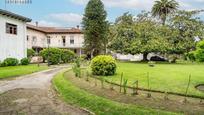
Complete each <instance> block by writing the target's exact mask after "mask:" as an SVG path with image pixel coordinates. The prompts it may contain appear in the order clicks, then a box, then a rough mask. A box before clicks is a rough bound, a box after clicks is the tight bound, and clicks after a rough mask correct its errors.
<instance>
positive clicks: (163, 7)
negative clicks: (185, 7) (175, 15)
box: [152, 0, 179, 25]
mask: <svg viewBox="0 0 204 115" xmlns="http://www.w3.org/2000/svg"><path fill="white" fill-rule="evenodd" d="M178 6H179V4H178V2H176V1H175V0H157V1H155V4H154V6H153V7H152V15H153V16H154V17H159V18H160V19H161V20H162V24H163V25H165V22H166V19H167V16H168V15H169V14H171V13H172V12H174V11H176V10H177V8H178Z"/></svg>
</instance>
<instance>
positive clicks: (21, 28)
mask: <svg viewBox="0 0 204 115" xmlns="http://www.w3.org/2000/svg"><path fill="white" fill-rule="evenodd" d="M26 22H31V19H29V18H26V17H23V16H21V15H18V14H15V13H12V12H9V11H6V10H2V9H0V61H3V60H4V59H6V58H10V57H12V58H17V59H19V60H20V59H22V58H24V57H27V40H26Z"/></svg>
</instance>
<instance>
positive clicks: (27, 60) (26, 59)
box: [21, 58, 30, 65]
mask: <svg viewBox="0 0 204 115" xmlns="http://www.w3.org/2000/svg"><path fill="white" fill-rule="evenodd" d="M29 64H30V60H29V59H28V58H23V59H21V65H29Z"/></svg>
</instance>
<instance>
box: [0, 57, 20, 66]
mask: <svg viewBox="0 0 204 115" xmlns="http://www.w3.org/2000/svg"><path fill="white" fill-rule="evenodd" d="M18 64H19V61H18V59H16V58H6V59H5V60H4V61H3V62H2V64H1V66H2V67H6V66H17V65H18Z"/></svg>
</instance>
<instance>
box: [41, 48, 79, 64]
mask: <svg viewBox="0 0 204 115" xmlns="http://www.w3.org/2000/svg"><path fill="white" fill-rule="evenodd" d="M40 56H42V57H43V60H44V61H45V60H47V61H49V63H50V64H51V65H55V64H59V63H69V62H73V60H74V59H75V57H76V56H75V53H74V52H73V51H70V50H67V49H59V48H49V49H44V50H42V51H41V52H40Z"/></svg>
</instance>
